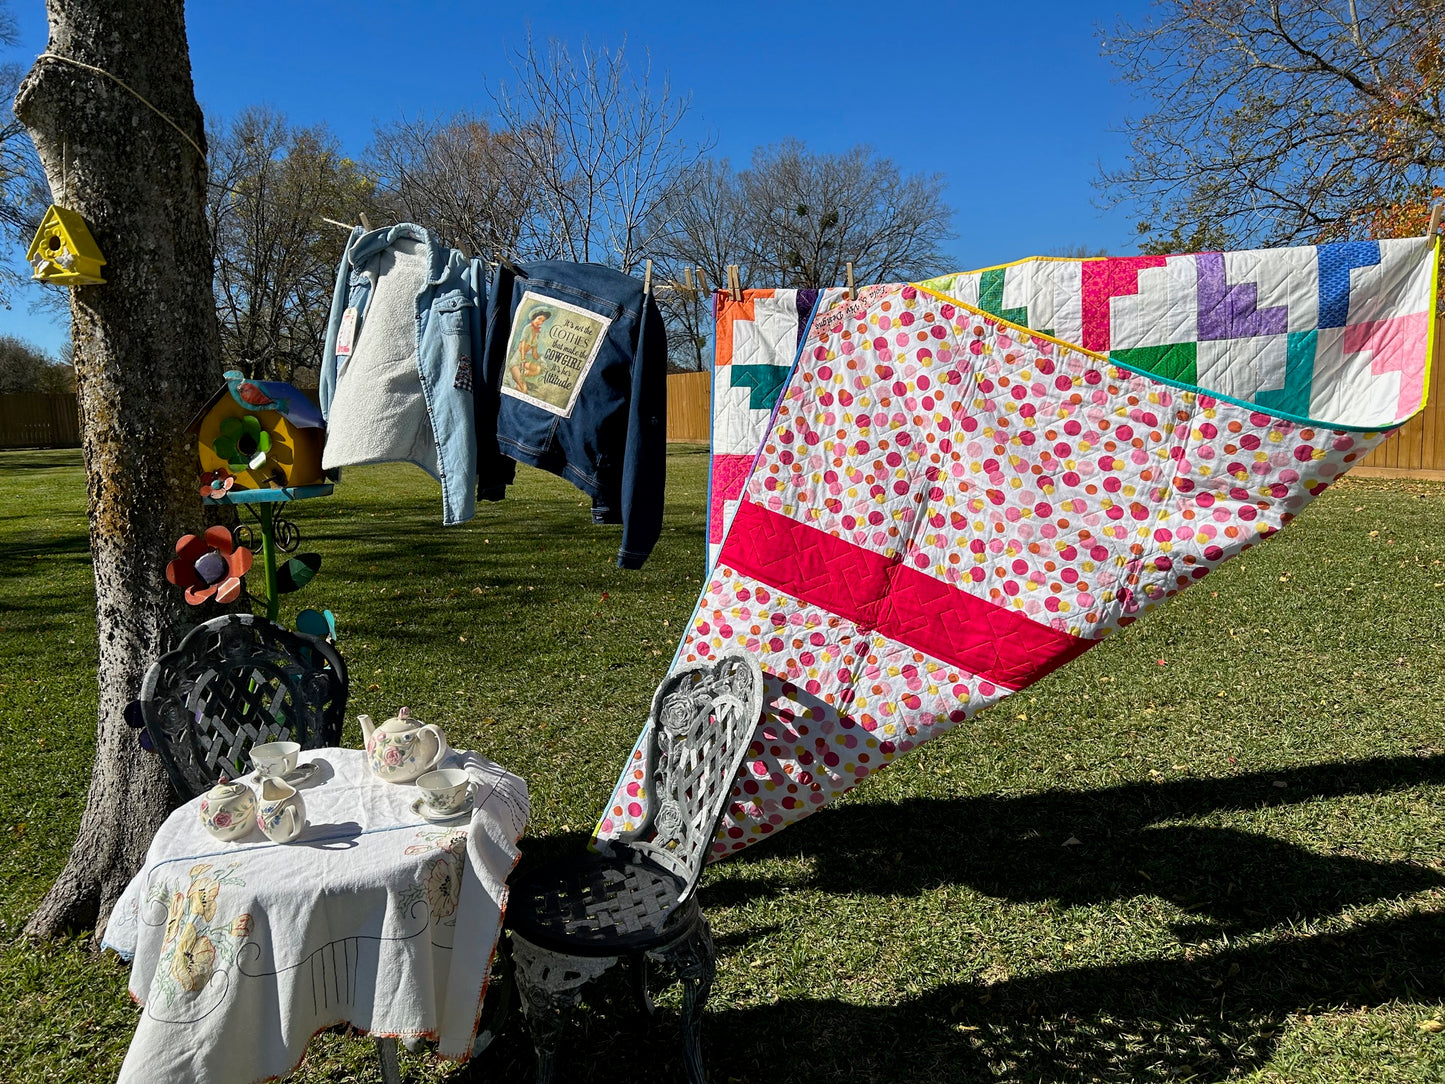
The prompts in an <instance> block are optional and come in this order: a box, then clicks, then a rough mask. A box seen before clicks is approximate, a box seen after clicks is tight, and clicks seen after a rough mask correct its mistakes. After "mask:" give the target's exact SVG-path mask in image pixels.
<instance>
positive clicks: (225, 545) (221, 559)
mask: <svg viewBox="0 0 1445 1084" xmlns="http://www.w3.org/2000/svg"><path fill="white" fill-rule="evenodd" d="M249 571H251V551H250V550H248V549H247V548H246V547H245V546H238V545H236V541H235V539H234V538H232V537H231V532H230V531H229V530H227V529H226V528H225V527H208V528H207V529H206V533H205V534H204V535H193V534H188V535H185V536H184V537H183V538H181V540H180V541H179V542H177V543H176V559H175V560H174V561H172V562H170V564H168V565H166V579H168V580H169V581H170V582H171V583H173V584H175V585H176V586H177V587H184V588H185V590H186V601H187V602H189V603H190V604H191V605H192V606H199V605H200V604H201V603H202V602H205V601H206V599H208V598H210V597H211V596H212V595H214V596H215V598H216V601H217V602H234V601H235V600H236V599H237V598H238V597H240V594H241V577H242V576H244V575H246V573H247V572H249ZM193 876H194V875H193Z"/></svg>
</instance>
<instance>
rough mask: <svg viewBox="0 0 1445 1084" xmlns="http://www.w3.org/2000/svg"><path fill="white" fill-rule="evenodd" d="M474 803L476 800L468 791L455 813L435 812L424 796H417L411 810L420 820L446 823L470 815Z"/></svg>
mask: <svg viewBox="0 0 1445 1084" xmlns="http://www.w3.org/2000/svg"><path fill="white" fill-rule="evenodd" d="M476 804H477V803H476V800H475V799H474V798H473V797H472V794H471V792H470V791H468V792H467V800H466V804H465V805H463V806H462V807H461V809H458V810H457V811H456V812H455V813H438V812H436V811H435V810H434V809H432V807H431V806H429V805H427V804H426V797H425V796H423V797H420V798H417V799H416V800H415V801H414V802H412V803H411V811H412V812H413V813H415V814H416V815H417V816H418V817H420V818H421V819H422V820H425V821H431V822H432V823H433V824H447V823H448V822H450V821H454V820H458V819H460V818H462V817H465V816H468V815H470V814H471V812H472V809H473V808H474V807H475V806H476Z"/></svg>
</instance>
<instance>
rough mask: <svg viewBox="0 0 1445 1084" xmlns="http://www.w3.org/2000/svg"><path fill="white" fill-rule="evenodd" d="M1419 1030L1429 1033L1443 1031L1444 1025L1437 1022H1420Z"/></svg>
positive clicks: (1444, 1029)
mask: <svg viewBox="0 0 1445 1084" xmlns="http://www.w3.org/2000/svg"><path fill="white" fill-rule="evenodd" d="M1420 1030H1421V1031H1429V1032H1436V1031H1445V1024H1442V1023H1441V1022H1440V1021H1439V1020H1422V1021H1420Z"/></svg>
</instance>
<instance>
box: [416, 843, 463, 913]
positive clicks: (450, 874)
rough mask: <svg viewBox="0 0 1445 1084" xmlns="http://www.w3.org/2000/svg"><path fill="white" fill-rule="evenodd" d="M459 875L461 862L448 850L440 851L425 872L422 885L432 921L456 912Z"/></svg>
mask: <svg viewBox="0 0 1445 1084" xmlns="http://www.w3.org/2000/svg"><path fill="white" fill-rule="evenodd" d="M460 874H461V862H460V860H459V859H458V858H457V856H456V855H455V854H453V853H452V852H451V851H450V850H444V851H442V853H441V855H440V857H438V858H437V860H436V861H435V862H433V863H432V864H431V868H430V869H428V870H427V872H426V878H425V880H424V881H423V882H422V884H423V887H424V888H425V889H426V898H427V903H429V904H430V905H431V913H432V917H433V918H434V919H436V918H448V917H450V916H451V915H452V914H454V913H455V912H456V909H457V897H458V896H459V895H460V894H461V888H462V886H461V876H460Z"/></svg>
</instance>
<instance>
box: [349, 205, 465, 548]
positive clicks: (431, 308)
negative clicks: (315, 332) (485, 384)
mask: <svg viewBox="0 0 1445 1084" xmlns="http://www.w3.org/2000/svg"><path fill="white" fill-rule="evenodd" d="M406 238H409V239H411V240H415V241H419V242H423V243H424V244H425V245H426V261H427V275H426V282H425V285H424V286H423V288H422V290H421V291H420V292H419V293H418V294H417V298H416V324H415V329H416V344H415V345H416V360H417V370H418V372H419V374H420V376H421V388H422V394H423V397H424V398H425V399H426V409H427V414H428V416H429V417H430V419H431V427H432V432H433V434H434V436H435V439H436V450H437V455H436V469H435V470H434V471H433V470H432V465H431V464H428V463H420V464H419V465H420V466H422V467H424V468H426V469H427V470H428V471H431V472H432V473H434V474H435V476H436V478H437V481H439V482H440V483H441V487H442V523H443V524H444V525H448V526H450V525H451V524H455V523H462V522H465V521H466V520H469V519H471V518H472V516H473V515H474V514H475V512H476V499H475V492H476V485H477V428H476V393H475V390H474V389H475V387H476V384H477V380H476V361H475V359H476V358H477V357H478V353H479V346H480V344H481V343H482V335H483V333H482V310H483V308H484V307H485V304H486V286H485V284H484V281H483V279H482V278H481V276H480V274H479V270H478V266H477V265H476V264H475V263H473V262H471V261H469V260H468V259H467V258H466V257H465V256H463V255H462V254H461V253H460V252H457V251H456V250H455V249H452V248H449V247H447V246H446V245H443V244H442V243H441V242H440V241H438V240H437V238H436V237H434V236H433V235H432V234H431V233H430V232H428V231H427V230H426V229H424V228H422V227H421V226H417V225H414V224H412V223H410V222H403V223H401V224H399V225H395V226H388V227H386V228H384V229H379V230H372V231H371V232H369V233H368V232H365V231H363V230H362V229H361V228H360V227H357V228H355V229H353V230H352V233H351V237H350V239H349V240H348V241H347V243H346V251H345V253H343V255H342V257H341V266H340V267H339V269H338V270H337V273H336V289H335V291H334V292H333V294H332V297H331V318H330V321H329V323H328V324H327V328H326V347H325V352H324V354H323V355H322V359H321V388H320V392H321V412H322V414H324V415H326V416H327V417H329V416H330V413H331V404H332V400H333V399H334V398H335V395H336V387H337V382H338V381H340V380H344V379H346V377H347V368H346V366H347V363H348V361H349V357H348V356H346V355H343V356H341V357H338V356H337V353H336V348H337V341H338V337H339V335H340V332H341V325H342V320H343V318H344V316H345V314H346V312H347V311H348V310H354V312H355V315H354V316H353V317H352V320H353V321H354V324H353V327H352V329H351V331H352V342H353V343H354V342H355V341H356V340H357V339H358V338H359V337H360V334H361V329H362V326H363V324H364V323H365V321H366V309H367V302H368V301H369V300H370V298H371V293H372V278H371V276H370V275H368V274H367V273H366V268H367V265H368V264H369V263H370V262H371V261H373V260H378V259H379V258H380V256H381V254H382V253H383V252H384V251H386V249H387V248H389V247H390V246H392V245H394V244H396V243H397V242H398V241H400V240H402V239H406Z"/></svg>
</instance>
